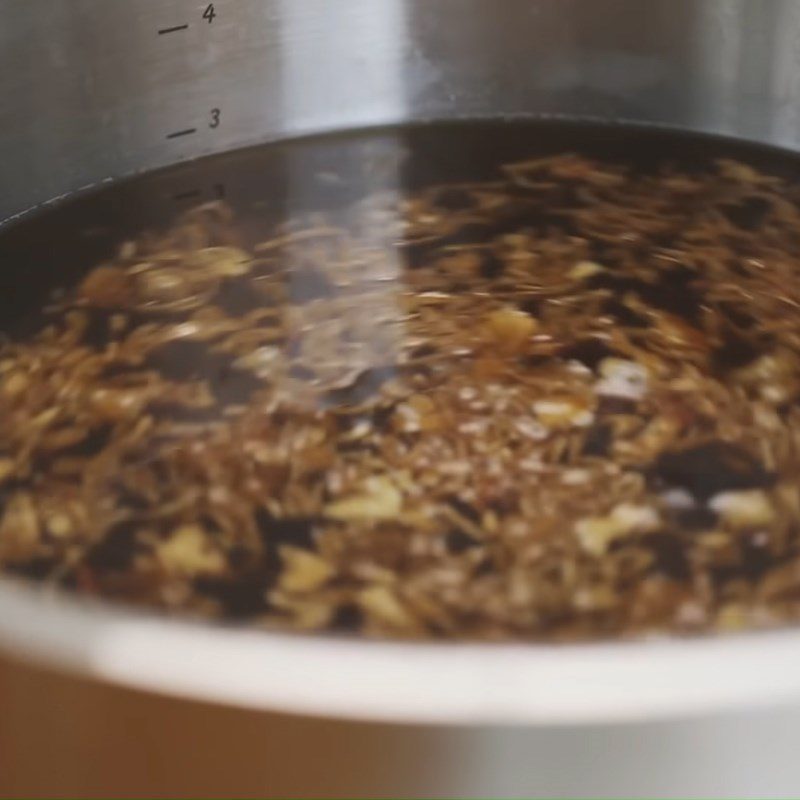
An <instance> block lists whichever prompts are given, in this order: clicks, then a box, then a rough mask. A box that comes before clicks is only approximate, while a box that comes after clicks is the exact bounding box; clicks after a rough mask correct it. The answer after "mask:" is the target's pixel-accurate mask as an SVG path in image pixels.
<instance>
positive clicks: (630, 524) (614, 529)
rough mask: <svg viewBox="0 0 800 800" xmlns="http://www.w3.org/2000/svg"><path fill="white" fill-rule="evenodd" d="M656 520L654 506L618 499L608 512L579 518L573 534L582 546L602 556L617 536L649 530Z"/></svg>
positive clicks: (657, 522)
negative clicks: (605, 514)
mask: <svg viewBox="0 0 800 800" xmlns="http://www.w3.org/2000/svg"><path fill="white" fill-rule="evenodd" d="M659 524H660V518H659V516H658V513H657V512H656V511H655V509H653V508H650V507H649V506H637V505H634V504H632V503H620V505H618V506H616V508H614V509H613V510H612V511H611V513H610V514H609V515H608V516H605V517H588V518H587V519H582V520H580V521H579V522H578V523H577V524H576V526H575V534H576V535H577V537H578V540H579V541H580V543H581V546H582V547H583V549H584V550H586V551H587V552H589V553H591V554H592V555H594V556H601V555H603V554H604V553H605V552H606V550H607V549H608V547H609V546H610V545H611V543H612V542H614V541H615V540H616V539H620V538H622V537H624V536H628V535H630V534H632V533H650V532H652V531H654V530H656V529H657V528H658V526H659Z"/></svg>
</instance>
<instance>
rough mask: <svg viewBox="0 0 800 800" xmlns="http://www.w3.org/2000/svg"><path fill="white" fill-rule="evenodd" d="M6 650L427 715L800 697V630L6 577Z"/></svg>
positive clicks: (615, 718) (212, 696)
mask: <svg viewBox="0 0 800 800" xmlns="http://www.w3.org/2000/svg"><path fill="white" fill-rule="evenodd" d="M0 608H2V609H3V613H2V614H0V649H1V650H3V651H5V652H6V653H8V654H10V655H13V656H17V657H22V658H24V659H27V660H31V661H34V662H37V663H40V664H43V665H46V666H51V667H57V668H60V669H62V670H66V671H68V672H71V673H73V674H78V675H81V676H84V677H89V678H92V679H97V680H102V681H106V682H110V683H114V684H118V685H122V686H126V687H130V688H135V689H140V690H145V691H151V692H156V693H161V694H167V695H172V696H178V697H183V698H187V699H194V700H201V701H206V702H214V703H220V704H225V705H231V706H237V707H242V708H248V709H253V710H263V711H267V710H269V711H280V712H287V713H297V714H307V715H314V716H326V717H336V718H345V719H356V720H370V721H384V722H404V723H426V724H431V723H435V724H512V725H514V724H535V725H562V724H590V723H612V722H622V721H644V720H657V719H668V718H676V717H685V716H694V715H698V714H707V713H712V712H718V711H724V710H733V709H741V708H749V707H755V706H765V705H773V704H777V703H785V702H791V701H798V700H800V670H798V669H797V667H796V664H797V659H798V658H799V657H800V629H783V630H778V631H770V632H756V633H746V634H738V635H724V636H712V637H697V638H692V639H658V640H639V641H622V642H619V641H617V642H602V643H580V644H557V645H553V644H526V643H451V642H440V643H432V642H388V641H386V642H383V641H370V640H363V639H361V640H359V639H353V638H345V637H335V636H319V635H316V636H315V635H303V634H293V633H276V632H269V631H261V630H255V629H246V628H241V627H233V626H224V625H213V624H209V623H203V622H199V621H187V620H180V619H173V618H166V617H162V616H157V615H155V614H150V613H146V612H140V611H135V610H130V609H126V608H120V607H115V606H109V605H106V604H103V603H100V602H95V601H87V600H84V599H81V598H75V597H71V596H68V595H66V594H65V593H63V592H60V591H55V592H51V593H42V592H41V591H37V590H36V589H34V588H32V587H30V586H27V585H25V584H24V583H23V582H21V581H17V580H13V579H12V580H10V579H3V580H0Z"/></svg>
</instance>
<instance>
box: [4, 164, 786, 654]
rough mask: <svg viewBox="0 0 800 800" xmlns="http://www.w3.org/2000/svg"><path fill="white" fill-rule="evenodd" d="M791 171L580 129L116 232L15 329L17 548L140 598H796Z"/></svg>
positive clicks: (679, 622)
mask: <svg viewBox="0 0 800 800" xmlns="http://www.w3.org/2000/svg"><path fill="white" fill-rule="evenodd" d="M799 247H800V188H798V187H796V186H793V185H790V184H788V183H786V182H784V181H782V180H780V179H778V178H774V177H770V176H768V175H764V174H761V173H760V172H757V171H756V170H754V169H752V168H751V167H749V166H747V165H745V164H740V163H737V162H732V161H723V162H719V163H717V164H716V165H715V166H713V167H709V169H708V170H707V171H705V172H697V171H695V172H691V173H689V172H682V171H679V170H677V169H663V170H661V171H660V172H652V173H646V174H644V173H636V172H633V171H629V170H627V169H626V168H625V167H623V166H618V165H614V164H611V163H607V162H601V161H592V160H588V159H585V158H582V157H579V156H574V155H563V156H557V157H549V158H546V159H541V160H534V161H529V162H526V163H520V164H513V165H510V166H508V167H507V168H506V169H505V171H504V173H503V175H502V176H498V178H497V179H496V180H494V181H492V182H485V183H472V184H460V185H448V186H435V187H431V188H428V189H425V190H423V191H420V192H419V193H417V194H415V195H413V196H410V197H409V196H406V197H400V198H398V197H396V196H394V195H391V194H383V195H375V196H371V197H368V198H366V199H364V200H363V201H361V202H359V203H356V204H355V205H354V206H353V207H352V208H350V209H348V211H347V213H346V214H345V215H344V221H342V220H341V219H336V220H334V219H333V218H328V217H326V216H320V217H317V218H312V217H306V218H303V219H297V220H293V221H291V222H290V223H287V224H285V225H283V226H282V227H280V228H279V229H277V230H275V231H274V236H273V238H271V239H269V240H268V241H263V242H260V243H258V244H255V245H254V246H253V245H252V243H250V244H248V243H246V237H244V236H243V234H242V231H241V228H240V225H239V223H238V221H237V219H235V218H234V215H233V214H232V212H231V211H230V210H229V209H227V208H226V207H225V206H223V205H220V204H210V205H204V206H201V207H199V208H196V209H194V210H192V211H190V212H188V213H186V214H185V215H183V216H182V217H181V218H180V219H179V220H178V221H177V222H176V224H175V225H173V226H172V227H171V228H170V229H169V230H168V231H166V232H162V233H159V234H154V233H149V234H146V235H143V236H142V237H140V238H139V239H137V240H136V241H128V242H125V243H124V245H123V246H122V247H121V248H120V250H119V253H118V255H117V256H116V257H115V258H114V259H113V260H112V261H111V262H109V263H106V264H103V265H101V266H97V267H95V268H94V269H93V270H92V271H91V272H89V273H88V274H87V275H86V276H85V278H84V279H83V281H82V283H81V284H80V285H79V286H78V287H77V288H75V289H74V290H73V291H71V292H69V293H68V294H66V295H65V296H63V297H62V298H60V299H58V300H57V301H54V302H53V305H52V307H50V308H49V309H48V311H47V315H48V316H47V322H46V324H44V325H43V326H42V329H41V331H40V332H39V333H38V334H37V335H35V336H34V337H32V338H29V339H28V340H26V341H18V342H12V343H6V344H4V345H3V346H2V349H0V497H1V498H2V519H1V520H0V564H2V565H3V567H4V568H5V569H6V570H7V571H10V572H16V573H22V574H25V575H29V576H33V577H37V578H40V579H43V580H47V581H50V582H56V583H58V584H60V585H63V586H66V587H69V588H71V589H74V590H76V591H78V592H81V593H86V594H91V595H99V596H102V597H107V598H114V599H119V600H124V601H127V602H133V603H137V604H143V605H146V606H150V607H156V608H166V609H170V610H182V611H188V612H192V613H194V614H199V615H207V616H210V617H220V618H233V619H247V620H248V621H250V622H251V623H252V624H256V625H263V626H269V627H272V628H276V627H278V628H291V629H301V630H351V631H357V632H360V633H363V634H366V635H369V636H381V637H385V636H389V637H443V638H470V639H476V638H477V639H505V638H510V637H511V638H524V639H550V640H572V639H584V638H593V637H599V636H632V635H642V634H649V633H654V632H678V633H691V632H700V631H708V630H738V629H741V628H749V627H767V626H774V625H777V624H781V623H784V622H787V621H793V620H796V619H798V618H799V617H800V450H799V446H800V411H799V410H798V406H797V400H798V395H800V359H799V358H798V354H800V314H798V309H799V308H800V277H798V268H799V267H800V264H798V253H799V252H800V249H798V248H799Z"/></svg>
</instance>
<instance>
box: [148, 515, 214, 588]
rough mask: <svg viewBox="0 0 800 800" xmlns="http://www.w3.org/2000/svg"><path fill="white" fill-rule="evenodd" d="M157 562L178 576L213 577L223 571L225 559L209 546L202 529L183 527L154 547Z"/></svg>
mask: <svg viewBox="0 0 800 800" xmlns="http://www.w3.org/2000/svg"><path fill="white" fill-rule="evenodd" d="M156 555H157V556H158V559H159V561H160V562H161V564H162V565H163V566H164V568H165V569H167V570H168V571H169V572H172V573H175V574H178V575H189V576H193V575H213V574H215V573H219V572H222V570H224V569H225V558H224V556H223V555H222V553H221V552H220V551H219V550H217V549H216V548H215V547H213V546H212V545H211V543H210V542H209V541H208V537H207V536H206V534H205V532H204V531H203V529H202V528H200V527H199V526H197V525H183V526H181V527H180V528H177V529H176V530H175V531H174V532H173V533H172V535H171V536H170V537H169V539H167V540H165V541H163V542H160V543H159V544H158V546H157V547H156Z"/></svg>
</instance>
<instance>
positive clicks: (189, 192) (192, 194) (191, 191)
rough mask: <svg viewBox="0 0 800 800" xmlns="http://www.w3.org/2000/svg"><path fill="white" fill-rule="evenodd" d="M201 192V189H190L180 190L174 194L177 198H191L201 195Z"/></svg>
mask: <svg viewBox="0 0 800 800" xmlns="http://www.w3.org/2000/svg"><path fill="white" fill-rule="evenodd" d="M200 194H201V192H200V190H199V189H188V190H187V191H185V192H178V194H175V195H173V198H174V199H175V200H190V199H191V198H192V197H199V196H200Z"/></svg>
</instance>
